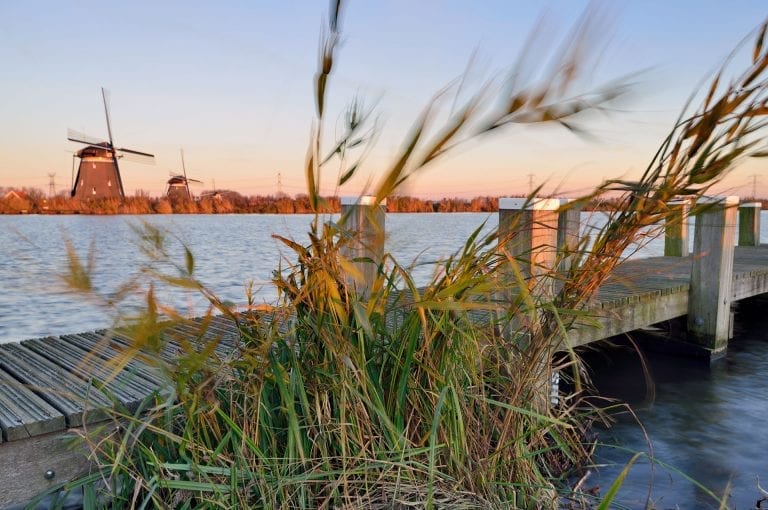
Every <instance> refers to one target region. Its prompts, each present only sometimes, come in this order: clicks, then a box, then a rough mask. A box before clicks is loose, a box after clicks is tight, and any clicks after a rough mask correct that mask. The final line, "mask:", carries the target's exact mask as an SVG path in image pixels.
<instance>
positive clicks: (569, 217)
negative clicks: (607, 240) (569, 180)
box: [557, 198, 581, 273]
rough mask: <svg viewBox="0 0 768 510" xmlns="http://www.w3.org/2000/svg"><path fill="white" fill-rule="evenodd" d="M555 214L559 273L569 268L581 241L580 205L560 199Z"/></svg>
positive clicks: (570, 200) (565, 271)
mask: <svg viewBox="0 0 768 510" xmlns="http://www.w3.org/2000/svg"><path fill="white" fill-rule="evenodd" d="M559 200H560V207H559V208H558V212H557V252H558V253H559V254H560V255H561V256H562V259H561V262H560V271H561V272H563V273H567V272H568V270H569V269H570V268H571V262H572V261H573V253H574V252H575V251H576V249H577V248H578V246H579V241H580V240H581V204H578V203H577V202H576V201H574V200H573V199H570V198H561V199H559Z"/></svg>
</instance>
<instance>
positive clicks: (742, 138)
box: [70, 2, 768, 508]
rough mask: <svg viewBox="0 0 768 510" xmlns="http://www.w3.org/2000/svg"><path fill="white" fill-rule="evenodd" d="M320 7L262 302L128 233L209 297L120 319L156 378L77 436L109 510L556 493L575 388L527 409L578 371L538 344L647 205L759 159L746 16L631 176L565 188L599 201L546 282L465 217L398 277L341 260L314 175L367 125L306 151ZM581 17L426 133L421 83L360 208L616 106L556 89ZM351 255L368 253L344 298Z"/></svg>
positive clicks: (350, 165) (577, 447)
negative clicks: (296, 196) (237, 302)
mask: <svg viewBox="0 0 768 510" xmlns="http://www.w3.org/2000/svg"><path fill="white" fill-rule="evenodd" d="M341 8H342V5H341V2H336V3H335V4H333V6H332V8H331V12H330V14H329V24H328V28H327V32H326V33H325V34H324V36H323V38H322V41H321V47H320V59H319V60H320V63H319V68H318V72H317V75H316V78H315V93H316V94H315V96H316V98H315V102H316V114H315V123H314V129H313V133H312V137H311V140H310V146H309V150H308V158H307V164H306V178H307V188H308V197H309V202H310V205H311V207H312V208H313V210H315V211H316V215H315V218H314V221H313V222H312V224H311V225H310V228H309V232H308V241H307V242H306V243H302V242H298V241H296V240H292V239H288V238H284V237H279V236H278V238H279V239H280V240H281V241H282V242H283V243H284V244H285V245H286V246H287V247H288V248H289V249H290V251H291V253H292V258H290V259H289V260H288V261H287V262H286V263H285V264H286V265H285V266H282V265H281V266H280V267H278V268H277V269H276V270H275V272H274V278H273V283H274V285H275V287H276V289H277V291H278V295H279V300H278V302H277V303H276V306H274V307H255V306H254V307H251V309H250V311H249V312H248V313H244V314H242V313H239V312H237V311H235V310H234V309H232V308H230V307H228V306H226V305H225V304H223V303H222V302H221V301H220V300H219V299H218V298H217V297H216V296H215V293H214V292H213V291H212V290H210V289H208V288H206V287H205V286H204V285H203V284H201V283H200V282H199V281H198V280H197V279H196V277H195V270H194V257H193V256H192V253H191V251H190V250H188V249H185V252H184V257H183V261H182V262H174V259H173V258H172V257H171V256H170V255H169V254H168V253H169V252H168V249H167V244H166V236H165V235H164V233H163V232H161V231H159V230H158V229H156V228H154V227H151V226H149V225H147V226H145V227H144V230H143V232H142V238H143V241H144V243H145V244H144V247H145V249H144V253H145V254H147V255H148V256H149V257H150V264H148V266H147V270H146V273H147V274H150V275H152V276H153V277H154V278H157V279H159V280H160V281H163V282H165V283H167V284H173V285H178V286H181V287H185V288H191V289H194V290H197V291H199V292H201V293H202V294H203V295H204V296H205V297H206V298H207V299H208V300H209V303H210V310H209V314H208V315H206V317H204V318H203V319H202V320H192V319H187V318H184V317H183V316H182V314H180V313H179V312H177V311H176V310H174V309H173V307H171V306H167V305H164V304H163V303H161V302H160V301H159V299H158V298H157V296H156V295H155V294H154V292H153V290H152V289H153V287H151V286H150V287H149V291H148V294H147V298H146V309H145V311H144V312H143V313H142V314H141V315H139V316H135V317H133V318H132V319H126V320H124V321H123V322H122V323H121V324H120V328H121V334H123V335H126V336H128V337H130V338H131V339H132V341H133V348H132V349H130V350H128V351H127V352H126V357H129V356H143V359H145V360H147V361H148V362H153V363H155V364H156V365H157V366H158V367H160V369H162V370H163V371H164V373H165V374H166V375H167V379H168V381H169V384H170V386H171V387H172V389H173V391H172V392H171V393H170V394H171V397H170V398H165V399H163V398H160V397H156V400H154V401H148V402H147V403H146V405H145V406H143V407H142V409H141V412H140V413H136V414H132V413H127V412H125V411H123V412H121V411H119V410H117V411H115V412H114V422H115V423H116V424H119V426H115V427H107V428H106V429H104V430H102V431H101V433H100V435H95V436H89V437H90V439H89V440H90V441H91V443H90V444H91V445H92V447H93V453H94V458H95V459H96V461H97V462H98V464H99V466H100V472H99V474H100V475H101V476H103V479H104V481H105V482H106V483H105V487H106V489H103V490H104V492H105V493H106V495H107V496H108V498H109V501H110V504H112V505H114V506H118V507H120V506H131V507H141V508H144V507H150V506H157V507H174V508H192V507H195V508H197V507H226V508H253V507H263V508H357V507H365V508H406V507H414V506H415V507H428V508H433V507H439V508H555V507H557V506H558V502H559V496H560V494H562V493H563V492H567V491H568V488H567V486H565V484H564V483H563V478H562V477H563V476H564V473H565V472H566V470H567V468H568V467H569V466H572V465H574V464H578V463H579V462H581V461H583V460H584V459H585V458H586V457H587V456H588V453H589V451H588V445H585V443H584V441H583V440H584V436H583V430H584V426H585V424H586V423H587V422H588V420H589V417H590V414H589V412H587V411H584V409H579V408H578V406H579V404H580V402H579V400H578V395H567V396H565V398H564V399H563V400H562V402H561V403H560V404H559V405H557V406H543V405H541V402H542V398H541V395H542V393H541V391H542V387H543V386H544V385H546V384H547V382H548V374H549V373H550V372H551V371H553V370H555V369H557V368H566V366H567V367H569V368H570V369H572V372H573V373H574V374H578V373H579V369H578V363H579V360H578V358H577V357H576V356H575V354H573V353H571V356H570V357H569V358H566V360H565V362H564V363H563V365H562V366H553V361H552V360H553V359H554V357H553V354H554V353H555V352H556V351H558V350H563V349H565V350H566V351H567V333H568V331H569V330H570V329H572V328H574V327H583V326H580V325H581V323H584V322H585V317H586V315H585V314H586V312H585V310H586V309H585V304H586V303H587V301H588V299H589V298H590V297H591V296H592V295H593V294H594V292H595V290H596V289H597V287H598V286H599V285H600V284H601V283H602V282H603V281H604V279H605V278H606V277H607V275H608V274H609V273H610V270H611V269H612V268H613V267H615V265H616V264H618V263H620V261H621V254H622V253H623V251H624V249H625V248H626V247H627V246H629V244H630V243H631V242H633V241H634V240H636V239H637V238H638V236H639V235H640V233H641V231H642V229H643V228H644V227H647V226H649V225H652V224H654V223H656V222H658V221H659V220H661V219H663V218H664V217H665V214H666V202H667V200H669V199H670V198H673V197H675V196H679V195H686V196H698V195H700V194H702V193H704V192H706V191H707V190H708V189H709V188H710V187H711V186H712V185H713V184H714V183H716V182H717V181H718V180H720V179H721V178H722V177H723V176H724V175H725V173H726V172H727V171H728V170H729V169H730V168H732V167H733V165H734V164H735V163H736V162H737V161H738V160H739V159H741V158H744V157H747V156H750V155H762V153H761V152H760V151H759V150H758V148H757V146H756V145H755V144H756V142H757V140H758V138H757V137H758V136H760V130H761V128H762V127H763V124H764V122H765V121H764V120H763V116H764V115H765V114H766V113H768V111H767V110H768V109H767V108H766V104H768V102H767V101H766V91H767V90H768V88H767V87H766V84H767V82H766V77H765V71H766V67H768V52H766V50H765V49H764V48H763V44H762V40H763V35H764V33H765V27H763V29H762V30H761V31H760V34H759V35H758V37H757V43H756V45H755V48H754V49H755V51H754V57H753V59H752V61H751V63H750V64H749V65H748V69H747V71H746V72H745V74H744V75H743V76H742V77H741V78H739V80H738V81H737V82H734V83H733V84H732V85H729V86H726V87H723V88H722V90H721V89H720V88H719V81H718V79H715V81H714V83H713V84H712V87H711V90H710V92H709V94H708V95H707V97H706V99H705V101H704V103H703V104H702V106H701V107H700V109H699V110H697V111H696V112H695V113H694V114H693V115H690V116H683V117H681V120H680V121H679V122H678V123H677V124H676V125H675V127H674V129H673V132H672V133H671V134H670V136H669V137H668V138H667V139H666V140H665V141H664V143H663V144H662V147H661V149H660V150H659V153H658V154H657V156H656V157H655V158H654V159H653V161H652V162H651V164H650V165H649V167H648V170H647V171H646V173H645V174H644V175H643V176H642V178H641V179H640V180H638V181H637V182H628V181H609V182H607V183H605V184H604V185H602V186H600V187H599V188H598V189H596V190H595V191H594V193H593V194H590V195H589V196H587V197H582V198H581V201H582V202H584V201H586V200H589V199H590V198H592V197H594V196H595V195H599V194H601V193H604V192H606V191H613V192H619V193H621V199H620V200H621V207H620V208H619V209H617V211H616V212H614V213H613V214H612V215H611V217H610V218H609V221H608V223H607V225H606V227H605V228H604V229H603V230H602V231H600V232H598V233H597V234H596V235H595V236H594V244H593V248H592V249H591V250H590V251H586V249H585V246H586V245H585V244H582V245H580V246H579V247H576V248H575V249H573V247H572V249H573V251H570V252H569V251H563V252H561V253H559V255H558V256H559V257H560V258H564V257H569V258H570V259H569V260H570V264H569V267H570V268H569V269H568V272H567V273H566V274H563V273H562V272H561V271H560V270H559V269H558V267H561V266H560V265H559V264H556V265H555V266H553V267H552V268H551V269H550V271H549V272H547V273H545V274H543V275H540V276H538V277H537V278H536V279H531V278H527V277H526V273H525V271H524V269H523V268H524V266H525V264H526V263H529V262H530V254H523V255H512V254H510V252H508V251H506V250H504V249H503V246H504V245H505V243H506V242H507V241H509V239H508V238H505V237H503V236H501V235H500V233H499V231H498V230H496V229H491V231H490V233H487V234H484V233H483V232H484V230H483V228H482V226H481V227H479V228H478V229H477V230H476V231H475V232H474V233H473V234H472V235H471V236H470V237H469V238H468V239H467V240H466V242H465V243H464V245H463V247H462V248H461V249H460V250H458V251H457V252H456V253H455V254H453V255H451V256H449V257H447V258H446V259H445V260H443V261H441V262H440V263H439V265H438V267H437V268H436V270H435V272H434V275H433V277H432V278H431V280H430V281H429V282H428V283H427V285H425V286H418V285H417V284H416V282H415V281H414V279H413V275H412V273H411V271H410V270H409V267H408V266H407V265H406V264H403V263H402V262H401V261H398V260H396V259H395V258H394V257H393V256H392V255H391V254H388V253H385V254H384V255H383V257H382V259H381V260H370V259H365V260H360V259H357V260H353V259H350V257H349V256H348V255H347V254H348V253H349V252H350V248H351V247H352V246H353V244H354V243H357V242H360V240H359V239H357V238H355V233H354V232H353V231H352V230H351V229H350V228H349V226H348V225H347V221H348V218H347V217H345V216H342V217H341V218H339V219H338V221H333V220H332V219H331V218H330V217H325V216H322V215H321V213H320V211H321V210H322V207H323V199H322V197H321V195H320V192H319V190H320V183H321V178H322V175H323V173H324V172H326V171H327V168H328V167H329V165H331V164H334V165H337V166H335V168H341V171H340V172H339V178H338V185H339V186H343V185H344V184H345V183H346V182H347V181H348V180H349V179H350V178H351V177H353V176H354V175H355V173H356V172H357V171H358V170H359V168H360V167H361V163H362V160H354V159H353V158H352V155H353V154H354V152H355V148H356V147H359V146H360V145H361V144H365V143H367V140H368V139H369V134H370V133H369V131H367V128H366V125H367V124H366V121H367V119H369V118H370V114H371V112H370V111H369V110H367V109H365V108H363V107H362V106H361V103H360V102H353V104H352V106H351V107H350V108H349V110H348V112H347V116H346V119H347V126H346V131H345V133H344V134H343V135H342V136H341V137H340V139H339V140H337V141H336V142H335V143H334V144H332V145H331V149H330V150H329V151H327V152H326V153H324V152H323V148H324V144H325V142H324V138H323V125H324V119H325V117H326V115H327V113H326V104H327V94H328V91H329V86H330V78H331V76H332V72H333V69H334V67H335V65H336V61H337V50H338V41H339V38H340V34H341V23H340V21H341V18H340V15H341ZM588 22H589V18H587V19H586V21H585V22H583V23H582V24H580V25H579V26H577V28H576V29H575V30H574V31H573V35H572V37H571V39H569V40H567V41H566V42H565V43H564V48H565V49H564V50H563V51H562V52H560V53H559V54H558V55H556V59H555V62H554V63H553V65H551V67H550V69H552V71H551V74H549V75H546V76H543V77H542V79H541V80H540V81H538V82H535V83H528V82H521V81H518V78H519V76H520V74H519V73H518V74H512V75H511V76H512V77H511V78H509V79H508V80H507V81H506V82H505V83H504V86H502V87H500V88H499V90H501V92H500V93H499V95H492V94H491V93H490V89H489V88H486V87H483V88H481V89H479V90H478V91H477V92H476V93H474V94H472V95H471V96H470V99H469V100H468V101H466V102H465V103H464V104H463V106H461V107H459V108H457V109H455V110H454V111H453V113H450V114H449V115H448V119H447V121H445V123H443V124H437V120H436V119H437V118H438V115H437V111H438V110H439V107H440V104H441V101H444V97H443V96H444V95H445V92H443V93H441V94H439V95H438V97H437V98H436V99H435V101H434V102H432V103H431V104H430V105H428V106H427V108H426V109H425V110H424V112H423V113H422V114H421V116H420V117H419V119H418V120H417V121H416V123H415V125H414V127H413V128H412V130H411V132H410V133H409V134H408V135H407V136H406V138H405V140H404V143H403V145H402V149H401V150H400V152H399V153H398V154H397V155H396V156H395V158H394V160H393V162H392V164H391V165H390V167H389V169H388V170H387V172H385V173H384V175H383V176H382V178H381V179H380V181H379V182H378V184H377V185H376V186H375V187H374V188H373V189H371V190H369V192H370V194H372V195H373V196H375V197H376V201H377V203H380V202H381V201H383V200H384V199H385V198H386V197H387V196H390V195H391V194H393V193H395V192H396V191H397V190H398V189H400V187H401V186H402V184H403V183H404V182H406V181H407V180H408V179H410V178H411V177H412V176H414V175H416V174H417V173H418V172H419V171H421V170H422V169H423V168H425V167H427V166H428V165H429V164H431V163H432V162H434V161H436V160H438V159H439V158H441V157H442V156H443V155H444V154H446V153H448V152H450V151H451V150H453V149H454V148H456V147H458V146H461V144H463V143H465V142H466V141H468V140H472V139H477V138H478V137H484V136H486V135H489V134H491V133H496V132H500V131H501V130H502V129H501V128H503V127H505V126H507V125H510V124H514V123H523V124H528V123H539V122H556V123H560V124H562V125H564V126H566V127H567V128H569V129H576V127H575V124H573V116H574V115H576V114H578V113H580V112H585V111H588V110H590V109H593V108H598V107H600V106H601V105H602V104H604V103H605V102H607V101H610V100H613V99H615V98H616V97H618V96H619V95H620V94H621V93H622V92H623V90H624V88H625V87H623V86H619V85H611V86H608V87H605V88H603V89H600V90H598V91H597V92H595V93H593V94H587V95H581V96H577V97H570V96H569V95H568V94H569V93H570V89H571V86H572V85H573V83H574V81H575V79H576V78H577V76H578V75H579V73H580V71H581V69H582V63H583V62H582V57H583V54H584V51H583V50H584V49H585V44H586V42H587V41H588V40H589V37H588V35H589V31H588V26H589V23H588ZM350 159H353V160H352V161H350ZM514 235H515V234H514V232H513V233H512V234H510V236H514ZM500 247H502V248H500ZM244 256H247V255H244ZM356 264H358V265H359V264H373V265H374V266H375V272H374V278H373V281H370V282H366V283H367V286H366V287H365V289H364V291H360V290H359V289H362V287H361V285H360V284H361V283H362V282H361V281H360V280H359V278H360V271H359V269H358V266H356ZM70 265H71V267H72V272H73V275H78V276H79V277H78V278H77V282H79V283H78V284H79V286H80V287H82V288H84V289H85V290H88V289H89V285H90V284H89V282H90V279H89V278H88V271H89V269H88V267H85V266H84V265H83V264H81V263H80V262H79V259H78V258H77V256H76V254H74V253H73V255H72V259H71V261H70ZM73 281H74V280H73ZM552 282H555V283H554V284H553V283H552ZM544 288H546V289H550V290H547V291H543V290H542V289H544ZM249 302H250V299H249ZM251 304H253V303H251ZM217 313H218V314H223V315H224V316H225V317H227V318H229V319H231V320H235V321H237V322H238V324H240V329H239V332H240V345H239V348H238V349H237V351H236V352H233V353H231V355H229V356H222V355H221V354H220V353H219V351H217V350H216V347H217V346H218V343H219V341H220V337H219V336H217V334H216V333H215V330H214V329H211V327H212V326H211V325H212V324H213V323H215V320H218V319H214V315H215V314H217ZM182 325H183V326H184V327H185V328H186V329H187V330H189V331H192V332H194V333H193V334H191V335H190V336H189V337H188V338H181V337H176V338H175V341H176V342H177V345H179V346H180V347H181V348H182V350H181V352H178V353H174V356H169V355H168V354H169V349H170V347H169V341H170V340H172V339H174V338H172V335H171V334H170V331H171V330H172V329H173V328H178V327H179V326H182ZM118 364H119V363H118ZM91 481H93V479H89V480H87V482H88V484H86V485H87V486H88V487H89V489H88V490H89V492H88V494H91V495H93V497H92V498H91V499H89V501H93V502H94V504H95V502H96V501H97V500H98V498H97V497H96V496H95V493H96V489H94V487H96V486H97V485H91V484H90V482H91ZM82 483H86V482H85V481H84V482H82ZM612 490H613V489H612Z"/></svg>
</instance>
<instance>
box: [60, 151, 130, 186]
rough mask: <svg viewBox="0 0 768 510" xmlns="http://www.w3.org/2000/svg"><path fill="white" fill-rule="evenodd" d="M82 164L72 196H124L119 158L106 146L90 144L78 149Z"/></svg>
mask: <svg viewBox="0 0 768 510" xmlns="http://www.w3.org/2000/svg"><path fill="white" fill-rule="evenodd" d="M77 157H78V158H80V166H79V167H78V169H77V178H76V179H75V185H74V187H73V188H72V196H73V197H75V198H79V199H88V198H122V197H124V196H125V192H124V190H123V183H122V181H121V179H120V171H119V170H118V167H117V160H116V158H115V156H114V154H113V153H112V151H111V150H110V148H109V147H106V146H98V145H89V146H88V147H85V148H83V149H80V150H79V151H77Z"/></svg>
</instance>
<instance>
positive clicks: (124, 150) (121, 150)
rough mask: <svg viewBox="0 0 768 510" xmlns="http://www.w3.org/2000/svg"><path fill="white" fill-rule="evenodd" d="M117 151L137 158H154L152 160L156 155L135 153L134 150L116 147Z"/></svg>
mask: <svg viewBox="0 0 768 510" xmlns="http://www.w3.org/2000/svg"><path fill="white" fill-rule="evenodd" d="M115 150H116V151H119V152H125V153H127V154H135V155H137V156H146V157H148V158H152V159H154V158H155V155H154V154H150V153H148V152H141V151H135V150H133V149H125V148H123V147H115Z"/></svg>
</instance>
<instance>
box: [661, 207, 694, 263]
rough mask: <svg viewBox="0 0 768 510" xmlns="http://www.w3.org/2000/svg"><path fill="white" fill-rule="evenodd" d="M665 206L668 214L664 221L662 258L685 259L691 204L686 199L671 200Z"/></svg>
mask: <svg viewBox="0 0 768 510" xmlns="http://www.w3.org/2000/svg"><path fill="white" fill-rule="evenodd" d="M667 206H668V207H669V212H668V213H667V217H666V218H665V219H664V256H665V257H687V256H688V216H689V215H690V213H691V202H690V200H688V199H682V200H673V201H671V202H669V204H667Z"/></svg>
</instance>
